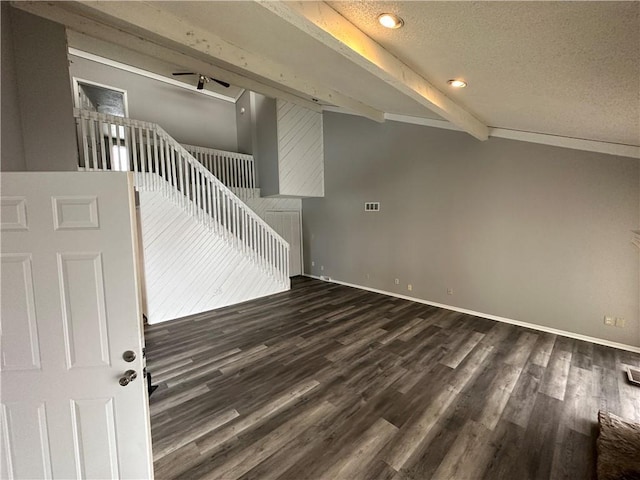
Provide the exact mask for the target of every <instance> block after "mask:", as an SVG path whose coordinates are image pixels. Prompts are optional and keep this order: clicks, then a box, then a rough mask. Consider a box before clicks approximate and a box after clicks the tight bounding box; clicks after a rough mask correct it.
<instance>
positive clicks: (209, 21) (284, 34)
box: [162, 1, 440, 118]
mask: <svg viewBox="0 0 640 480" xmlns="http://www.w3.org/2000/svg"><path fill="white" fill-rule="evenodd" d="M162 8H163V9H164V10H166V11H170V12H171V13H173V14H175V15H176V16H178V17H180V18H182V19H185V20H187V21H189V22H191V23H193V24H194V25H197V26H199V27H201V28H203V29H206V30H209V31H211V32H214V33H215V34H216V35H218V36H220V37H222V38H224V39H225V40H227V41H229V42H231V43H233V44H234V45H238V46H242V48H243V49H245V50H249V51H251V52H253V53H258V54H261V55H263V56H264V57H265V58H269V59H270V60H272V61H274V62H275V63H277V64H280V65H285V66H288V67H289V68H291V69H292V70H294V71H297V72H299V74H300V75H301V76H303V77H310V78H316V79H319V80H320V81H321V82H322V84H323V85H325V86H327V87H330V88H333V89H335V90H337V91H340V92H341V93H344V94H345V95H347V96H349V97H351V98H355V99H358V100H360V101H362V102H363V103H365V104H367V105H370V106H372V107H374V108H377V109H379V110H382V111H383V112H389V113H403V114H406V115H413V116H419V117H428V118H440V117H439V116H438V115H437V114H435V113H433V112H431V111H429V110H427V109H426V108H425V107H423V106H420V105H418V104H417V103H415V102H414V101H413V100H411V99H409V98H407V97H406V96H404V95H402V94H401V93H399V92H397V91H394V90H392V89H390V88H389V87H388V86H387V85H386V84H385V83H384V82H383V81H382V80H380V79H378V78H376V77H375V76H373V75H371V74H369V73H367V72H365V71H363V70H362V69H361V68H360V67H358V66H356V65H354V64H353V63H351V62H350V61H349V60H347V59H346V58H344V57H342V56H341V55H339V54H338V53H336V52H334V51H332V50H330V49H328V48H327V47H326V46H325V45H323V44H322V43H320V42H318V41H316V40H314V39H313V38H311V37H309V36H307V35H306V34H305V33H303V32H301V31H300V30H298V29H296V28H295V27H293V26H292V25H289V24H287V23H286V22H283V21H282V20H281V19H280V18H278V17H276V16H275V15H273V14H272V13H270V12H269V11H268V10H266V9H264V8H263V7H261V6H260V5H258V4H257V3H255V2H243V1H238V2H234V1H232V2H217V1H216V2H188V1H187V2H166V3H162Z"/></svg>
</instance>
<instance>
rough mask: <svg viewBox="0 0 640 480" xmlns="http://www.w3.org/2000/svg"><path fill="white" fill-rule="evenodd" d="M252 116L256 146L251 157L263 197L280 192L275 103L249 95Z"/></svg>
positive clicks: (263, 97)
mask: <svg viewBox="0 0 640 480" xmlns="http://www.w3.org/2000/svg"><path fill="white" fill-rule="evenodd" d="M251 102H252V107H253V112H252V113H253V114H254V115H255V131H256V145H255V147H256V148H254V151H253V157H254V159H255V161H256V164H257V167H258V174H259V182H260V193H261V195H263V196H268V195H277V194H278V193H279V192H280V183H279V182H280V178H279V171H278V125H277V120H276V101H275V99H273V98H268V97H265V96H264V95H260V94H258V93H254V92H252V93H251Z"/></svg>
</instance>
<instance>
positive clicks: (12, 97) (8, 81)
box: [0, 2, 27, 171]
mask: <svg viewBox="0 0 640 480" xmlns="http://www.w3.org/2000/svg"><path fill="white" fill-rule="evenodd" d="M10 15H11V7H10V6H9V3H8V2H0V20H1V21H2V27H1V30H0V33H1V34H2V42H1V43H0V47H1V48H2V69H0V75H1V78H0V82H1V85H2V92H1V93H0V95H1V97H2V117H1V118H0V123H1V124H2V137H1V143H2V154H1V156H2V158H1V159H0V170H3V171H23V170H26V169H27V166H26V163H25V160H24V147H23V145H22V124H21V121H20V105H19V103H18V84H17V80H16V67H15V61H14V55H13V29H12V28H11V18H10Z"/></svg>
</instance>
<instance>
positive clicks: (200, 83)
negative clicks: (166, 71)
mask: <svg viewBox="0 0 640 480" xmlns="http://www.w3.org/2000/svg"><path fill="white" fill-rule="evenodd" d="M173 75H175V76H179V75H198V87H197V88H198V90H202V89H203V88H204V84H205V83H209V82H210V81H211V80H213V81H214V82H216V83H218V84H220V85H222V86H223V87H224V88H229V87H230V86H231V85H229V84H228V83H227V82H223V81H222V80H218V79H217V78H213V77H207V76H206V75H202V74H201V73H196V72H174V73H173Z"/></svg>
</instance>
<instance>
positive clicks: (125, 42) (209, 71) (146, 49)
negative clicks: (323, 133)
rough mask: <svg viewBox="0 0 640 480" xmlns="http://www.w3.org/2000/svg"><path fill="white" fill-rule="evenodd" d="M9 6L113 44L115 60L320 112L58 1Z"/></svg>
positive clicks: (292, 96) (290, 96) (278, 90)
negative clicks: (164, 67) (140, 58)
mask: <svg viewBox="0 0 640 480" xmlns="http://www.w3.org/2000/svg"><path fill="white" fill-rule="evenodd" d="M12 5H13V6H14V7H16V8H19V9H21V10H24V11H26V12H29V13H32V14H34V15H38V16H41V17H44V18H47V19H49V20H51V21H54V22H57V23H60V24H63V25H65V26H66V27H67V28H68V29H69V30H72V31H74V32H77V33H79V34H83V35H86V36H89V37H92V38H97V39H99V40H104V41H105V42H108V43H110V44H113V53H114V54H113V55H111V56H112V57H115V59H117V57H119V56H121V53H118V51H119V49H120V47H124V48H127V49H129V50H132V51H134V52H138V53H141V54H144V55H147V56H150V57H153V58H157V59H161V60H163V61H165V62H168V63H172V64H175V65H177V66H180V67H182V68H185V69H187V70H193V71H196V72H200V73H202V74H203V75H207V76H211V77H215V78H219V79H220V80H224V81H226V82H229V83H231V84H233V85H235V86H237V87H241V88H244V89H247V90H252V91H254V92H258V93H261V94H263V95H266V96H268V97H272V98H281V99H283V100H287V101H290V102H292V103H295V104H297V105H301V106H303V107H306V108H308V109H310V110H314V111H318V112H321V111H322V107H321V106H320V105H318V104H317V103H314V102H311V101H309V100H307V99H305V98H302V97H300V96H298V95H296V94H295V93H290V92H287V91H285V90H283V89H281V88H276V87H273V86H270V85H266V84H265V83H262V82H259V81H256V80H253V79H251V78H249V77H246V76H244V75H240V74H237V73H234V72H230V71H229V70H226V69H225V68H224V67H222V66H220V65H218V64H216V63H215V62H213V61H210V62H207V61H203V60H199V59H196V58H194V57H192V56H189V55H186V54H184V53H181V52H177V51H175V50H172V49H170V48H167V47H163V46H160V45H157V44H155V43H153V42H150V41H148V40H145V39H143V38H140V37H139V36H138V35H134V34H130V33H127V32H124V31H122V30H119V29H117V28H115V27H112V26H108V25H105V24H103V23H100V22H98V21H95V20H93V19H90V18H87V17H85V16H83V15H82V14H80V13H78V12H75V11H72V10H68V9H65V8H64V6H65V4H64V3H62V2H52V3H49V2H15V3H14V2H12ZM89 53H96V54H99V55H105V52H103V51H101V52H89Z"/></svg>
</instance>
